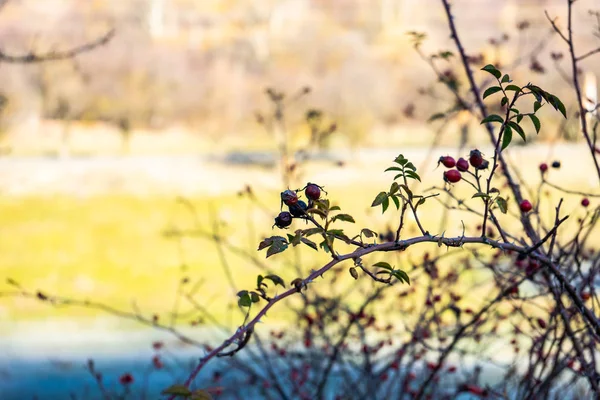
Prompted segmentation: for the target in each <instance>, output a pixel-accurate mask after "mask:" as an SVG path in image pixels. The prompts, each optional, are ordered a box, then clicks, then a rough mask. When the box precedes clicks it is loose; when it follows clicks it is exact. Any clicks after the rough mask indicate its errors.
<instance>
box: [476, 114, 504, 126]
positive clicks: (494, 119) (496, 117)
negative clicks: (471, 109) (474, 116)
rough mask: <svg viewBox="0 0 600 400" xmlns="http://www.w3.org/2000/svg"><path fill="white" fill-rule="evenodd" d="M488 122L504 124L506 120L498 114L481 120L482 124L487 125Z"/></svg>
mask: <svg viewBox="0 0 600 400" xmlns="http://www.w3.org/2000/svg"><path fill="white" fill-rule="evenodd" d="M488 122H499V123H501V124H503V123H504V119H503V118H502V117H501V116H499V115H497V114H492V115H488V116H487V117H485V118H484V119H482V120H481V124H487V123H488Z"/></svg>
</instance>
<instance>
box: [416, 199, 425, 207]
mask: <svg viewBox="0 0 600 400" xmlns="http://www.w3.org/2000/svg"><path fill="white" fill-rule="evenodd" d="M421 204H425V197H422V198H421V199H419V201H418V202H417V205H416V206H415V208H417V207H419V206H420V205H421Z"/></svg>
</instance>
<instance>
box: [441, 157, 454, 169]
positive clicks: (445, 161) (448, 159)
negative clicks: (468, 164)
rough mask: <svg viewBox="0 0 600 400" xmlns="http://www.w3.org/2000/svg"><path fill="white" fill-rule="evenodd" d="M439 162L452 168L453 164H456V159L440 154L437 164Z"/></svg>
mask: <svg viewBox="0 0 600 400" xmlns="http://www.w3.org/2000/svg"><path fill="white" fill-rule="evenodd" d="M440 163H441V164H444V167H446V168H454V166H455V165H456V161H454V158H452V157H450V156H441V157H440V159H439V160H438V165H439V164H440Z"/></svg>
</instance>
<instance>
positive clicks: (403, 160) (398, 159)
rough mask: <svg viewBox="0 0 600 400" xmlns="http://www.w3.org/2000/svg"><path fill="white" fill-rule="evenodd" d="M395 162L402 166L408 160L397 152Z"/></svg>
mask: <svg viewBox="0 0 600 400" xmlns="http://www.w3.org/2000/svg"><path fill="white" fill-rule="evenodd" d="M394 162H395V163H397V164H400V165H402V166H404V165H406V163H407V162H408V160H407V159H406V158H404V156H403V155H402V154H398V157H396V159H395V160H394Z"/></svg>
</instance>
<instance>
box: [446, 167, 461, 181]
mask: <svg viewBox="0 0 600 400" xmlns="http://www.w3.org/2000/svg"><path fill="white" fill-rule="evenodd" d="M461 178H462V176H461V174H460V172H458V171H457V170H455V169H451V170H449V171H446V172H444V180H445V181H446V182H450V183H456V182H458V181H460V180H461Z"/></svg>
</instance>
